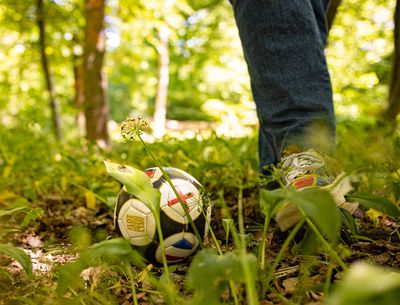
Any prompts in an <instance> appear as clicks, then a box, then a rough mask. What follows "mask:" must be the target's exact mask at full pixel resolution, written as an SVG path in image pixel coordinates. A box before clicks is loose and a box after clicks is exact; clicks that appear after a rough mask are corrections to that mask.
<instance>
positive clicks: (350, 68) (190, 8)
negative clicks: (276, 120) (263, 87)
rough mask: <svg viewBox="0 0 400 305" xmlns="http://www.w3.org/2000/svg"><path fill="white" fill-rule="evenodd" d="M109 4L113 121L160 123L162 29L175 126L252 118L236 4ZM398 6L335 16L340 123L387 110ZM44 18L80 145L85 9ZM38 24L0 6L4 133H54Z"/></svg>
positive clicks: (25, 10)
mask: <svg viewBox="0 0 400 305" xmlns="http://www.w3.org/2000/svg"><path fill="white" fill-rule="evenodd" d="M107 3H108V7H107V17H106V24H107V29H106V33H107V60H106V66H105V71H106V74H107V76H108V82H109V86H108V87H109V88H108V97H109V102H110V111H111V118H112V119H113V120H115V121H117V122H120V121H121V120H122V119H124V118H125V117H127V116H130V115H132V114H135V115H145V116H151V115H152V112H153V108H154V99H155V95H156V89H157V82H158V79H157V77H158V75H157V66H158V57H157V45H158V43H159V37H158V29H159V28H160V26H161V25H163V24H167V25H168V27H169V29H170V41H169V49H170V84H169V91H168V117H169V118H171V119H180V120H224V121H226V120H227V118H228V117H230V115H231V114H232V113H233V114H234V115H236V116H242V119H244V120H245V119H246V118H247V117H246V115H244V113H249V112H253V111H254V105H252V103H249V102H251V100H252V98H251V92H250V89H249V88H250V86H249V78H248V73H247V68H246V64H245V61H244V59H243V56H242V50H241V45H240V40H239V38H238V34H237V29H236V26H235V21H234V18H233V14H232V10H231V8H230V4H229V2H228V1H222V0H202V1H200V0H169V1H160V0H152V1H144V0H139V1H136V0H135V1H133V0H110V1H108V2H107ZM394 4H395V1H394V0H389V1H383V0H375V1H360V0H349V1H343V3H342V5H341V7H340V9H339V11H338V13H337V16H336V19H335V24H334V26H333V28H332V30H331V32H330V36H329V42H328V46H327V51H326V54H327V57H328V63H329V67H330V71H331V76H332V83H333V88H334V98H335V101H336V109H337V113H338V114H339V115H340V116H348V117H350V118H357V117H360V116H369V117H376V116H377V115H379V113H380V111H381V110H382V108H383V107H384V106H385V104H386V99H387V88H388V82H389V78H390V68H391V53H392V51H393V38H392V30H393V20H392V19H393V18H392V13H393V10H394ZM45 13H46V34H47V40H48V46H47V48H46V53H47V55H48V57H49V61H50V70H51V73H52V74H53V77H54V83H55V91H56V95H57V99H58V100H59V101H60V103H61V107H62V118H63V121H64V126H65V129H66V130H67V131H68V134H67V137H68V138H72V137H74V136H75V135H76V130H75V128H76V124H75V115H76V113H77V109H76V107H75V105H74V96H75V93H74V73H73V67H74V65H76V64H79V63H80V61H81V58H80V56H81V55H82V42H83V30H82V29H83V25H84V18H83V2H82V1H77V0H51V1H50V0H48V1H45ZM35 20H36V9H35V1H33V0H27V1H11V0H4V1H2V2H1V3H0V30H1V32H2V36H1V38H0V46H1V48H0V88H1V92H2V95H1V97H0V114H1V124H2V125H4V126H15V125H17V124H21V123H22V122H33V123H35V124H36V125H37V128H39V129H40V130H41V131H43V132H47V131H48V130H49V128H50V119H49V117H50V113H49V109H48V106H47V93H46V90H45V87H44V79H43V75H42V71H41V66H40V56H39V46H38V30H37V26H36V24H35ZM221 105H222V107H221ZM249 105H250V106H249ZM229 109H234V110H232V111H230V110H229ZM243 117H244V118H243ZM253 121H254V116H253Z"/></svg>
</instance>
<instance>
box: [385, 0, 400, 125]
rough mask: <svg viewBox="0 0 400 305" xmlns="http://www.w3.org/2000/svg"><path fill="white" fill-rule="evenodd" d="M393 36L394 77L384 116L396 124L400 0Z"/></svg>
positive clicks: (399, 98)
mask: <svg viewBox="0 0 400 305" xmlns="http://www.w3.org/2000/svg"><path fill="white" fill-rule="evenodd" d="M393 38H394V39H393V40H394V51H393V59H392V79H391V82H390V88H389V100H388V107H387V108H386V111H385V113H384V118H385V119H386V120H387V121H389V122H390V123H392V124H396V117H397V115H398V113H399V112H400V0H397V1H396V8H395V12H394V37H393Z"/></svg>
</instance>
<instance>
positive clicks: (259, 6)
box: [231, 0, 335, 169]
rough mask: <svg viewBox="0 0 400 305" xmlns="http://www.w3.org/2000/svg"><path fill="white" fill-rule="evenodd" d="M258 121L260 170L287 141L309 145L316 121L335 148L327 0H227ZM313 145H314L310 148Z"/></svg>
mask: <svg viewBox="0 0 400 305" xmlns="http://www.w3.org/2000/svg"><path fill="white" fill-rule="evenodd" d="M231 2H232V5H233V9H234V14H235V19H236V23H237V26H238V29H239V34H240V38H241V41H242V45H243V50H244V56H245V59H246V62H247V64H248V69H249V73H250V78H251V88H252V92H253V97H254V100H255V102H256V106H257V114H258V118H259V122H260V130H259V157H260V169H262V168H264V167H265V166H267V165H270V164H275V163H277V162H278V161H279V160H280V156H281V154H282V151H283V150H284V149H285V148H286V147H287V146H289V145H292V144H296V145H298V146H299V147H301V148H303V149H306V148H309V143H307V142H308V141H307V134H306V133H307V129H308V127H309V126H310V125H311V124H312V123H313V122H315V121H317V120H318V121H321V120H322V122H323V124H324V125H325V126H326V127H327V128H328V130H329V133H330V136H329V137H330V139H329V141H330V142H331V143H332V147H333V146H334V137H335V122H334V110H333V103H332V90H331V83H330V78H329V73H328V70H327V65H326V60H325V55H324V44H325V40H326V35H327V34H326V33H327V31H326V22H325V15H324V13H325V9H326V7H327V1H326V0H257V1H246V0H232V1H231ZM314 148H316V149H318V147H314Z"/></svg>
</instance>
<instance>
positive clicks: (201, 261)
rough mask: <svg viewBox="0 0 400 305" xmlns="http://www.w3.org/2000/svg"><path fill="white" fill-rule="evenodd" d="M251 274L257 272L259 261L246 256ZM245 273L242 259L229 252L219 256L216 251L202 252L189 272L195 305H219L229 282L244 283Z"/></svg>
mask: <svg viewBox="0 0 400 305" xmlns="http://www.w3.org/2000/svg"><path fill="white" fill-rule="evenodd" d="M245 259H246V260H248V265H249V266H250V268H251V272H252V273H253V274H256V272H257V259H256V257H255V256H254V255H252V254H246V257H245ZM244 278H245V277H244V273H243V269H242V265H241V258H240V257H239V256H238V255H236V254H234V253H232V252H228V253H226V254H224V255H218V254H217V253H216V252H215V251H214V250H211V249H206V250H202V251H200V252H199V253H198V254H197V255H196V257H195V258H194V259H193V262H192V265H191V266H190V268H189V272H188V286H189V287H190V288H192V289H193V290H194V301H193V304H202V305H203V304H207V305H217V304H221V303H220V297H221V294H222V292H223V291H224V290H225V289H226V288H227V287H228V285H229V280H232V281H234V282H238V283H243V282H244Z"/></svg>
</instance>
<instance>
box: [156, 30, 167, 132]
mask: <svg viewBox="0 0 400 305" xmlns="http://www.w3.org/2000/svg"><path fill="white" fill-rule="evenodd" d="M159 35H160V44H159V46H158V47H157V50H158V62H159V69H158V77H159V79H158V87H157V95H156V103H155V109H154V116H153V135H154V136H155V137H157V138H159V137H162V136H163V135H164V134H165V125H166V121H167V95H168V83H169V54H168V36H169V28H168V26H167V25H164V26H162V27H161V29H160V32H159Z"/></svg>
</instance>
